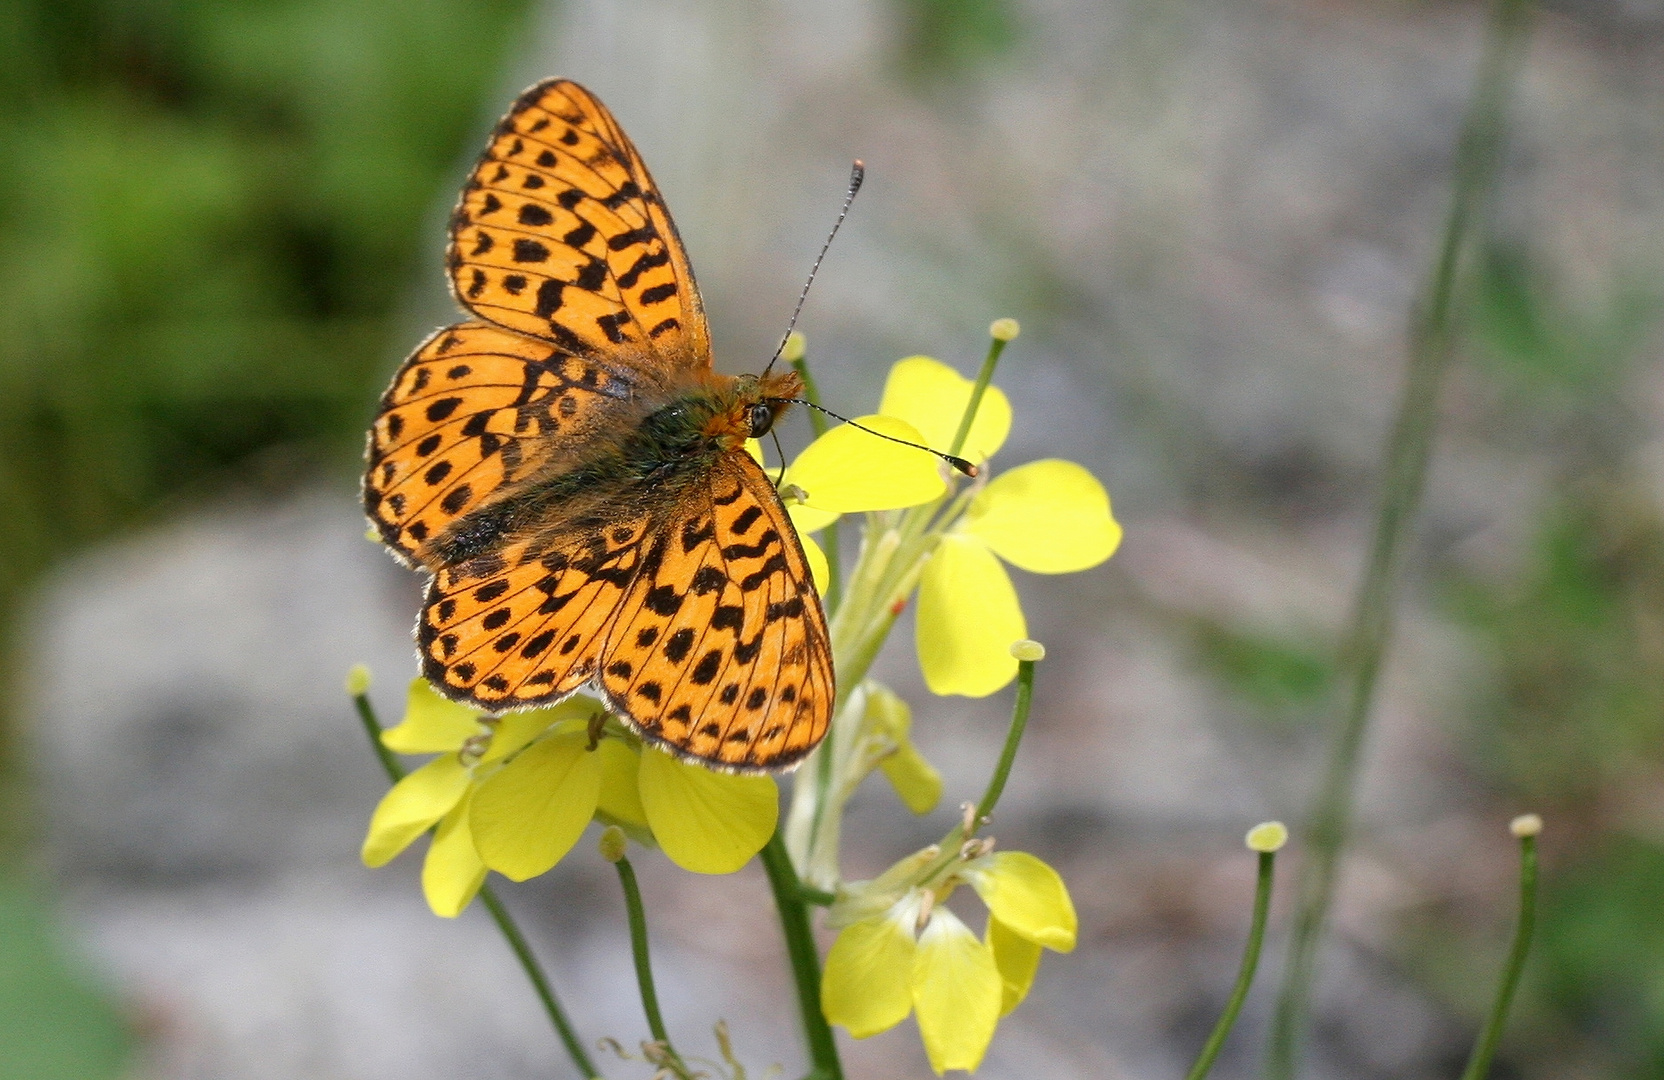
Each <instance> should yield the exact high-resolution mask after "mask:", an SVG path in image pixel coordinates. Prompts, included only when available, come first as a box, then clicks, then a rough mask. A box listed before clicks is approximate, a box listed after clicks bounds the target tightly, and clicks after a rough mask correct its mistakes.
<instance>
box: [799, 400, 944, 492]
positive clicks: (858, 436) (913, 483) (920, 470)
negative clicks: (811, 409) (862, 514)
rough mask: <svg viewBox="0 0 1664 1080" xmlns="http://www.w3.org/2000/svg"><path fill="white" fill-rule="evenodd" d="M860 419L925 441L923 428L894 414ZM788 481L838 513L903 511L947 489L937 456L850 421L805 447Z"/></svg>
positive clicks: (887, 431)
mask: <svg viewBox="0 0 1664 1080" xmlns="http://www.w3.org/2000/svg"><path fill="white" fill-rule="evenodd" d="M857 423H859V424H861V425H862V426H863V427H869V428H871V429H872V430H873V431H876V432H879V433H880V434H883V435H889V436H892V437H893V438H897V439H905V440H907V441H908V442H912V443H923V442H924V437H923V436H922V435H921V434H920V433H919V431H918V429H917V428H915V427H914V426H913V425H912V424H909V423H908V422H907V421H905V420H900V419H897V418H896V417H894V416H863V417H860V418H859V419H858V420H857ZM924 445H927V446H928V445H930V444H929V443H925V444H924ZM941 449H946V447H941ZM786 484H792V485H795V486H796V487H798V488H799V489H801V490H802V492H803V501H804V503H805V504H806V505H808V506H809V507H811V508H813V509H816V510H825V511H830V512H833V513H838V514H849V513H855V512H857V511H864V510H899V509H900V508H902V507H904V506H917V505H919V504H920V503H925V502H929V501H930V500H931V499H934V498H936V497H937V496H939V495H941V494H942V493H943V492H944V491H946V490H947V481H945V480H943V479H942V471H941V469H939V468H938V467H937V459H936V457H935V456H934V455H932V454H930V453H927V452H926V451H924V450H919V449H916V448H914V447H911V446H901V445H899V444H897V443H893V442H891V441H890V440H889V439H881V438H879V437H878V436H877V435H872V434H869V433H867V432H865V431H862V430H860V428H856V427H852V426H850V425H849V424H839V425H838V426H837V427H835V428H833V429H832V430H831V431H828V432H827V433H826V434H825V435H822V436H821V437H820V438H818V439H816V440H815V441H814V442H812V443H810V444H809V445H808V446H807V447H805V448H804V450H803V453H801V454H799V455H797V460H796V461H794V462H792V463H791V466H790V467H789V468H787V469H786V476H785V479H784V480H783V481H782V486H785V485H786Z"/></svg>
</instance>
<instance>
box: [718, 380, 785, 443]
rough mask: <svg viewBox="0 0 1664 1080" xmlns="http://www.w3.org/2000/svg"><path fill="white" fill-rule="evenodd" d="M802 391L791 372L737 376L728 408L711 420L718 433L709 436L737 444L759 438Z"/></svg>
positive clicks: (766, 432) (767, 431)
mask: <svg viewBox="0 0 1664 1080" xmlns="http://www.w3.org/2000/svg"><path fill="white" fill-rule="evenodd" d="M802 392H803V380H802V379H800V378H798V376H797V372H795V371H782V372H778V373H767V374H763V375H741V376H740V377H739V378H737V379H735V380H734V390H733V399H732V403H731V405H730V406H729V407H728V408H727V409H724V410H722V411H721V412H720V413H718V414H717V415H716V416H714V417H712V418H711V423H712V426H713V427H715V428H717V429H718V430H714V431H711V432H710V434H712V435H718V436H727V437H729V438H734V439H736V440H737V441H738V442H739V443H743V442H745V440H746V439H760V438H762V437H763V436H764V435H767V434H768V433H769V431H770V430H771V429H772V428H773V427H774V422H775V421H776V420H778V419H780V414H781V413H783V412H785V411H786V410H787V409H789V408H791V406H792V402H791V399H792V398H794V397H796V396H797V395H799V394H801V393H802Z"/></svg>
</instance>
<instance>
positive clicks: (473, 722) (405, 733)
mask: <svg viewBox="0 0 1664 1080" xmlns="http://www.w3.org/2000/svg"><path fill="white" fill-rule="evenodd" d="M484 731H485V728H483V727H481V726H480V714H479V710H477V709H470V708H468V706H466V705H458V704H457V703H456V702H454V701H451V700H450V699H449V698H445V697H441V696H440V694H439V691H437V690H435V689H434V688H433V684H432V683H430V682H428V681H427V680H426V679H424V678H422V677H421V676H420V675H418V676H417V677H416V678H414V679H412V680H410V691H409V693H407V694H406V695H405V704H404V719H403V720H400V721H399V722H398V723H397V724H395V725H394V726H393V727H390V728H388V729H387V730H386V731H384V732H382V733H381V745H383V746H385V747H387V749H389V750H391V751H393V752H394V753H395V754H438V753H442V752H444V751H446V750H455V749H456V748H457V747H459V746H461V745H462V744H463V743H464V742H465V741H466V740H468V739H470V738H473V737H474V736H475V735H479V734H481V733H482V732H484Z"/></svg>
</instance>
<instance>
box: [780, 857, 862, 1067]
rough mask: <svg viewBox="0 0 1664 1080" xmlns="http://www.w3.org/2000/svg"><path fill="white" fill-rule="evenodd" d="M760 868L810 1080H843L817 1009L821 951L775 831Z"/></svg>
mask: <svg viewBox="0 0 1664 1080" xmlns="http://www.w3.org/2000/svg"><path fill="white" fill-rule="evenodd" d="M762 856H763V867H764V869H766V870H767V871H768V883H769V886H770V887H771V888H772V889H773V890H774V905H775V907H777V908H778V909H779V910H780V928H781V929H782V930H783V931H785V934H786V954H787V956H789V957H790V958H791V963H792V978H793V980H794V981H795V982H796V983H797V1005H798V1011H799V1012H800V1013H801V1014H802V1017H803V1031H804V1035H805V1037H806V1038H807V1039H808V1042H809V1060H810V1062H811V1063H812V1067H811V1069H810V1071H809V1078H812V1080H843V1075H844V1067H843V1063H842V1062H841V1061H839V1060H838V1044H837V1043H836V1042H834V1041H833V1039H832V1027H831V1025H829V1024H828V1023H827V1022H826V1014H825V1013H823V1012H821V1008H820V954H819V953H818V952H816V951H815V936H814V931H813V930H812V929H811V927H810V925H809V908H808V905H807V904H806V903H805V902H804V896H803V886H802V884H801V883H799V881H798V880H797V872H796V871H795V870H793V869H792V860H791V856H790V855H788V854H786V842H785V840H784V839H783V838H782V837H781V836H780V833H779V832H778V831H776V832H775V834H774V835H773V836H772V837H771V838H770V839H769V842H768V844H767V846H766V847H764V848H763V851H762Z"/></svg>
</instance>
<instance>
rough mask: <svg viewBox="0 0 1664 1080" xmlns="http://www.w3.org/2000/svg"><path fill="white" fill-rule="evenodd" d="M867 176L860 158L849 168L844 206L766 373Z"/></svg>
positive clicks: (793, 326)
mask: <svg viewBox="0 0 1664 1080" xmlns="http://www.w3.org/2000/svg"><path fill="white" fill-rule="evenodd" d="M866 178H867V167H866V165H864V164H862V163H861V161H860V159H856V162H855V165H854V167H853V168H851V169H850V170H849V192H848V194H846V195H845V196H844V208H843V209H842V210H839V211H838V220H837V221H834V222H833V223H832V231H831V232H830V233H827V235H826V243H824V244H822V245H821V246H820V254H819V255H816V256H815V265H814V266H812V267H810V268H809V280H808V281H805V282H804V283H803V291H802V292H800V293H798V294H797V307H795V308H793V309H792V321H791V322H789V323H787V324H786V332H785V333H784V334H782V335H781V337H780V344H779V345H778V346H776V347H775V349H774V355H773V356H771V357H769V360H768V365H767V366H766V367H764V368H763V374H764V375H767V374H768V373H769V372H770V371H772V370H773V369H774V362H775V361H776V360H778V359H780V354H781V353H782V352H784V351H785V350H786V340H787V339H788V338H790V337H791V336H792V331H793V330H795V329H797V317H798V316H799V315H801V314H802V313H803V301H805V300H807V299H808V298H809V286H811V285H813V284H814V283H815V275H816V274H817V273H819V272H820V263H821V260H822V259H824V258H826V251H827V249H828V248H830V247H831V246H832V238H833V237H834V236H837V235H838V230H839V229H840V228H842V227H843V223H844V218H846V217H848V216H849V204H850V203H852V202H854V201H855V193H856V192H858V191H860V190H861V182H862V181H863V180H865V179H866Z"/></svg>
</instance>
